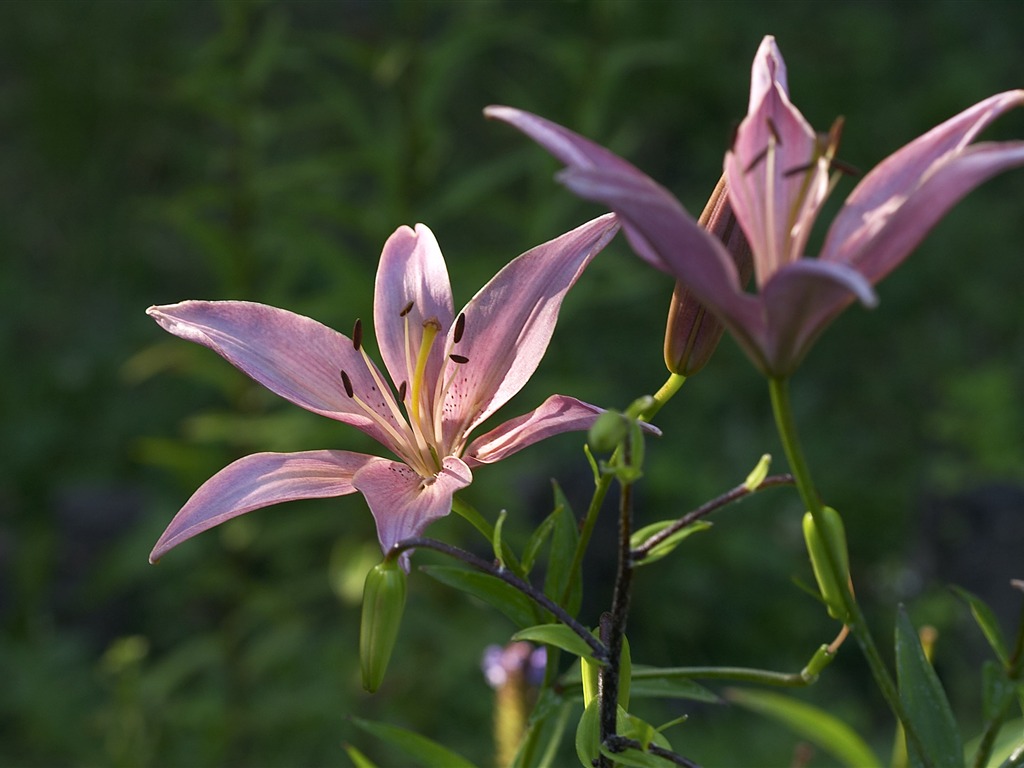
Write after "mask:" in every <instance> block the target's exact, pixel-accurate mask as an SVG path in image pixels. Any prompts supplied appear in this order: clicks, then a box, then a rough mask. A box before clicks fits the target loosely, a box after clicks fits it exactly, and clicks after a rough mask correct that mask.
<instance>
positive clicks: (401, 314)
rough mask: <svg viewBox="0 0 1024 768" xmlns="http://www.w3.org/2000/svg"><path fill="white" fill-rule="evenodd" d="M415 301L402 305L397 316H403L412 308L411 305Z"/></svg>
mask: <svg viewBox="0 0 1024 768" xmlns="http://www.w3.org/2000/svg"><path fill="white" fill-rule="evenodd" d="M415 303H416V302H415V301H410V302H409V303H408V304H406V305H405V306H404V307H402V311H401V312H399V313H398V316H399V317H405V316H406V315H408V314H409V313H410V312H412V308H413V305H414V304H415Z"/></svg>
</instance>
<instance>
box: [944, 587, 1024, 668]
mask: <svg viewBox="0 0 1024 768" xmlns="http://www.w3.org/2000/svg"><path fill="white" fill-rule="evenodd" d="M950 589H952V590H953V592H954V593H955V594H956V595H958V596H959V597H960V598H961V599H963V600H964V601H965V602H966V603H967V605H968V606H970V608H971V615H972V616H974V621H975V622H977V624H978V627H979V628H980V629H981V631H982V634H984V635H985V639H986V640H988V644H989V645H990V646H991V647H992V650H993V651H995V654H996V657H997V658H998V659H999V662H1000V663H1001V664H1002V665H1003V666H1006V665H1007V663H1008V661H1007V660H1008V659H1009V657H1010V655H1009V653H1007V650H1006V643H1005V642H1004V641H1003V633H1002V632H1001V631H1000V629H999V621H998V620H997V619H996V616H995V614H994V613H992V609H991V608H989V607H988V605H987V604H986V603H985V602H984V601H982V599H981V598H980V597H978V596H977V595H975V594H972V593H971V592H968V591H967V590H966V589H964V588H962V587H957V586H955V585H954V586H952V587H950Z"/></svg>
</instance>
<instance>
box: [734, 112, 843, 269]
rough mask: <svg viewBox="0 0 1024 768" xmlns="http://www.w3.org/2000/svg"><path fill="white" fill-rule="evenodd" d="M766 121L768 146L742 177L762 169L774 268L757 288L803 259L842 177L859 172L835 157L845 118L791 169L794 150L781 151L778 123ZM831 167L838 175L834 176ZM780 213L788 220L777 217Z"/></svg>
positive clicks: (770, 259)
mask: <svg viewBox="0 0 1024 768" xmlns="http://www.w3.org/2000/svg"><path fill="white" fill-rule="evenodd" d="M766 123H767V128H768V134H769V135H768V141H767V146H765V147H764V149H762V150H761V151H760V152H758V153H757V154H756V155H754V157H753V158H752V159H751V160H750V161H749V162H748V163H747V164H746V166H744V168H743V173H744V174H750V173H752V172H753V171H755V170H757V169H758V168H759V167H761V166H762V165H763V174H764V177H763V186H761V189H760V192H761V194H762V195H763V206H762V210H763V212H764V220H763V226H764V228H765V229H764V235H765V236H764V238H763V241H762V246H763V247H764V248H766V249H767V250H768V252H767V253H765V254H764V257H765V258H764V261H765V263H766V264H767V265H770V267H769V269H768V271H767V274H760V273H759V274H758V283H759V285H763V284H764V282H765V281H767V280H768V279H769V278H770V277H771V275H772V274H774V272H775V271H776V270H777V269H779V268H780V267H782V266H783V265H785V264H787V263H789V262H792V261H794V260H796V259H798V258H800V257H801V256H802V255H803V250H804V247H805V246H806V243H807V238H808V236H809V234H810V228H811V226H812V225H813V223H814V220H815V218H816V217H817V214H818V211H819V209H820V207H821V205H822V204H823V203H824V201H825V199H826V198H827V197H828V195H829V194H830V193H831V192H832V190H833V189H834V188H835V185H836V183H837V182H838V181H839V177H840V175H842V174H844V173H846V174H856V173H857V171H856V169H855V168H853V167H852V166H850V165H847V164H846V163H843V162H842V161H840V160H838V159H836V157H835V155H836V150H837V149H838V147H839V139H840V136H841V134H842V127H843V119H842V118H841V117H840V118H837V119H836V121H835V122H834V123H833V124H832V127H831V129H830V130H829V132H828V133H827V134H818V135H817V136H816V137H815V140H814V141H813V142H812V146H811V148H810V157H809V158H808V159H807V161H806V162H801V163H799V164H797V165H793V166H791V167H789V168H786V167H785V166H784V163H786V161H787V160H789V161H790V162H791V161H792V160H793V154H794V152H796V151H797V150H796V148H795V147H788V148H787V147H783V143H782V136H781V133H780V132H779V130H778V128H777V126H776V125H775V123H774V121H773V120H772V119H771V118H768V119H767V120H766ZM832 169H835V171H837V173H830V171H831V170H832ZM781 206H785V207H784V208H782V207H781ZM780 213H781V214H783V215H784V217H785V218H781V219H780V218H778V217H777V216H778V214H780ZM780 226H781V227H782V228H783V231H781V232H779V231H778V229H777V227H780Z"/></svg>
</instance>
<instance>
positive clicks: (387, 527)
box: [147, 214, 618, 567]
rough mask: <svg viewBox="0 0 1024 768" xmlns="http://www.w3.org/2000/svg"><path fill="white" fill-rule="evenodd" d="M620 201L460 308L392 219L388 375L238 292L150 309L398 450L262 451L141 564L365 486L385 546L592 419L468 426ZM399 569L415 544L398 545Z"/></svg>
mask: <svg viewBox="0 0 1024 768" xmlns="http://www.w3.org/2000/svg"><path fill="white" fill-rule="evenodd" d="M617 230H618V223H617V222H616V220H615V216H614V215H613V214H606V215H604V216H601V217H600V218H597V219H594V220H593V221H591V222H589V223H587V224H584V225H582V226H581V227H578V228H577V229H575V230H573V231H571V232H568V233H566V234H564V235H562V236H561V237H558V238H556V239H554V240H552V241H550V242H548V243H545V244H543V245H540V246H537V247H536V248H533V249H532V250H530V251H527V252H526V253H524V254H522V255H521V256H519V257H518V258H516V259H515V260H513V261H512V262H511V263H509V264H508V265H507V266H506V267H505V268H504V269H502V270H501V271H500V272H499V273H498V274H497V275H496V276H495V277H494V278H493V279H492V280H491V281H490V282H489V283H488V284H487V285H485V286H484V287H483V289H481V290H480V292H479V293H477V295H476V296H474V297H473V299H472V300H470V302H469V304H467V305H466V307H465V309H463V310H462V312H460V313H459V314H458V315H456V314H455V313H454V310H453V302H452V292H451V285H450V283H449V280H448V271H447V269H446V267H445V262H444V257H443V256H442V255H441V250H440V248H439V247H438V245H437V241H436V240H435V239H434V235H433V233H431V231H430V230H429V229H428V228H427V227H425V226H424V225H422V224H417V225H416V229H415V231H414V230H412V229H410V228H409V227H404V226H403V227H400V228H399V229H398V230H397V231H396V232H395V233H394V234H393V235H392V236H391V237H390V238H389V239H388V241H387V243H385V245H384V251H383V253H382V255H381V260H380V266H379V267H378V270H377V280H376V289H375V294H374V311H373V320H374V327H375V329H376V333H377V342H378V346H379V348H380V354H381V357H382V358H383V360H384V365H385V367H386V368H387V372H388V374H389V376H390V383H389V382H388V379H386V378H385V376H384V375H383V374H382V373H381V371H380V369H378V367H377V366H376V365H375V364H374V362H373V361H372V360H371V359H370V357H369V356H368V355H367V353H366V351H365V349H364V347H363V344H362V339H363V330H362V323H361V322H360V321H358V320H357V321H356V324H355V328H354V330H353V333H352V337H351V338H349V337H347V336H345V335H343V334H341V333H338V332H336V331H333V330H331V329H330V328H327V327H326V326H324V325H321V324H320V323H318V322H316V321H315V320H311V319H310V318H308V317H303V316H302V315H297V314H293V313H291V312H288V311H286V310H283V309H277V308H275V307H269V306H266V305H263V304H254V303H250V302H242V301H218V302H208V301H185V302H182V303H180V304H171V305H168V306H160V307H150V308H149V309H148V310H147V314H149V315H150V316H151V317H153V318H154V319H155V320H156V321H157V322H158V323H159V324H160V325H161V326H163V328H164V329H165V330H167V331H169V332H170V333H173V334H174V335H175V336H180V337H181V338H183V339H188V340H189V341H194V342H197V343H199V344H202V345H203V346H206V347H209V348H210V349H212V350H214V351H215V352H217V353H218V354H220V355H221V356H223V357H224V358H225V359H227V360H228V361H229V362H230V363H232V364H233V365H234V366H235V367H236V368H238V369H240V370H241V371H243V372H244V373H246V374H248V375H249V376H251V377H252V378H253V379H255V380H256V381H258V382H259V383H260V384H262V385H263V386H265V387H267V388H268V389H270V390H271V391H273V392H275V393H277V394H278V395H280V396H281V397H283V398H285V399H286V400H290V401H291V402H292V403H295V404H296V405H298V406H301V407H302V408H305V409H306V410H308V411H312V412H313V413H318V414H320V415H322V416H327V417H328V418H331V419H335V420H337V421H340V422H343V423H345V424H350V425H352V426H353V427H355V428H356V429H359V430H361V431H363V432H365V433H366V434H368V435H370V436H371V437H372V438H374V439H375V440H377V441H378V442H379V443H380V444H381V445H383V446H384V447H385V448H387V449H388V450H389V451H391V453H393V454H394V455H395V456H396V457H397V460H393V459H389V458H382V457H379V456H370V455H366V454H362V453H353V452H351V451H338V450H320V451H307V452H301V453H257V454H254V455H251V456H246V457H244V458H241V459H239V460H238V461H236V462H234V463H233V464H230V465H229V466H227V467H226V468H224V469H223V470H221V471H220V472H218V473H217V474H216V475H214V476H213V477H212V478H210V479H209V480H208V481H206V483H204V484H203V485H202V487H200V488H199V490H197V491H196V492H195V494H194V495H193V496H192V498H190V499H189V500H188V502H187V503H186V504H185V506H184V507H182V509H181V511H180V512H178V514H177V515H176V516H175V517H174V519H173V520H172V521H171V523H170V525H169V526H168V527H167V530H166V531H164V533H163V535H162V536H161V537H160V540H159V541H158V542H157V543H156V546H155V547H154V549H153V552H152V554H151V555H150V561H151V562H156V560H157V559H159V558H160V557H161V556H162V555H163V554H164V553H166V552H167V551H168V550H170V549H171V548H173V547H175V546H177V545H178V544H180V543H181V542H183V541H185V540H186V539H189V538H191V537H192V536H195V535H196V534H198V533H201V532H202V531H205V530H207V529H209V528H212V527H214V526H216V525H219V524H220V523H223V522H225V521H226V520H230V519H231V518H234V517H237V516H239V515H242V514H245V513H246V512H251V511H252V510H254V509H259V508H261V507H266V506H270V505H272V504H279V503H281V502H285V501H292V500H295V499H309V498H326V497H333V496H343V495H346V494H350V493H355V492H356V491H358V492H360V493H362V494H363V496H364V497H365V498H366V502H367V504H368V505H369V507H370V511H371V512H372V514H373V516H374V519H375V521H376V524H377V534H378V537H379V539H380V544H381V547H382V548H383V549H384V551H385V552H387V551H388V550H389V549H390V548H391V547H392V546H393V545H394V544H395V543H396V542H398V541H401V540H402V539H405V538H408V537H410V536H415V535H419V534H420V533H422V531H423V530H424V528H426V527H427V525H428V524H429V523H431V522H432V521H434V520H436V519H437V518H439V517H443V516H444V515H447V514H448V512H449V511H450V510H451V504H452V495H453V494H454V493H455V492H456V491H458V490H459V489H461V488H465V487H466V486H467V485H469V484H470V482H472V480H473V473H472V470H473V468H475V467H477V466H479V465H481V464H490V463H492V462H495V461H499V460H501V459H504V458H506V457H508V456H511V455H512V454H513V453H515V452H516V451H519V450H520V449H522V448H525V447H526V446H528V445H531V444H533V443H535V442H537V441H539V440H543V439H545V438H547V437H551V436H552V435H557V434H560V433H562V432H567V431H571V430H586V429H589V428H590V426H591V424H592V423H593V422H594V419H596V418H597V416H599V415H600V414H601V413H602V411H601V409H599V408H596V407H595V406H592V405H588V404H587V403H583V402H581V401H579V400H576V399H574V398H571V397H566V396H563V395H553V396H552V397H549V398H548V399H547V400H546V401H545V402H544V403H543V404H542V405H541V406H540V407H539V408H537V409H536V410H534V411H532V412H530V413H527V414H525V415H523V416H519V417H518V418H514V419H512V420H510V421H507V422H505V423H504V424H501V425H500V426H498V427H495V428H494V429H492V430H491V431H489V432H487V433H486V434H483V435H481V436H480V437H478V438H476V439H475V440H473V441H472V442H470V441H469V436H470V433H471V432H472V431H473V430H474V429H476V427H478V426H479V425H480V424H481V422H483V421H484V420H485V419H486V418H487V417H489V416H490V415H491V414H493V413H494V412H495V411H496V410H497V409H498V408H500V407H501V406H502V405H504V404H505V403H506V402H507V401H508V400H509V399H510V398H511V397H512V396H513V395H515V394H516V393H517V392H518V391H519V390H520V389H521V388H522V387H523V385H524V384H525V383H526V382H527V380H529V378H530V376H531V375H533V372H534V371H535V370H536V368H537V365H538V364H539V363H540V360H541V358H542V357H543V355H544V352H545V351H546V350H547V346H548V343H549V342H550V340H551V335H552V332H553V331H554V328H555V322H556V320H557V319H558V312H559V309H560V308H561V305H562V299H563V298H564V296H565V294H566V292H567V291H568V290H569V288H570V287H572V285H573V284H574V283H575V282H576V280H577V278H579V276H580V274H581V273H582V271H583V269H584V268H585V267H586V266H587V264H589V263H590V260H591V259H592V258H594V256H595V255H596V254H597V253H598V252H599V251H600V250H601V249H602V248H603V247H604V246H605V245H606V244H607V243H608V241H609V240H611V239H612V237H614V235H615V233H616V231H617ZM403 558H404V559H403V564H404V565H406V567H408V553H405V555H403Z"/></svg>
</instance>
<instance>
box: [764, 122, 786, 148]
mask: <svg viewBox="0 0 1024 768" xmlns="http://www.w3.org/2000/svg"><path fill="white" fill-rule="evenodd" d="M766 122H767V123H768V130H769V131H770V132H771V134H772V138H773V139H775V143H776V144H778V145H779V146H780V147H781V146H782V136H781V135H779V129H778V128H777V127H776V125H775V121H774V120H772V119H771V118H770V117H769V118H768V119H767V121H766Z"/></svg>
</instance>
